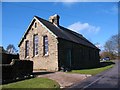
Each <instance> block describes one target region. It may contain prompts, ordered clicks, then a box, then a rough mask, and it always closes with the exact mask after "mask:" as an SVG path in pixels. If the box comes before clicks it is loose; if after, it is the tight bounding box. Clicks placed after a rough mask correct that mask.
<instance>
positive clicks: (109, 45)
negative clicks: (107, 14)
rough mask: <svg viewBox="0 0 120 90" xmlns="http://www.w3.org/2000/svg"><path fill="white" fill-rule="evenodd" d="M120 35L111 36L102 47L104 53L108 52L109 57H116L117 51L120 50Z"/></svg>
mask: <svg viewBox="0 0 120 90" xmlns="http://www.w3.org/2000/svg"><path fill="white" fill-rule="evenodd" d="M119 41H120V34H117V35H113V36H112V37H111V38H110V39H109V40H108V41H107V42H106V43H105V46H104V49H105V51H106V52H109V53H110V54H111V55H114V56H118V51H119V50H118V49H119V48H120V43H119Z"/></svg>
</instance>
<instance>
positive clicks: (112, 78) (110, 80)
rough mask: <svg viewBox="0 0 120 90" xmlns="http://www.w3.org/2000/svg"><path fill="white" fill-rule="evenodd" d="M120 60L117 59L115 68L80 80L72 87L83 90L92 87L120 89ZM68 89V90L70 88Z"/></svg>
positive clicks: (99, 89)
mask: <svg viewBox="0 0 120 90" xmlns="http://www.w3.org/2000/svg"><path fill="white" fill-rule="evenodd" d="M119 68H120V61H116V64H115V66H114V67H113V68H111V69H109V70H107V71H104V72H102V73H100V74H97V75H95V76H92V77H90V78H87V79H86V80H84V81H82V82H79V83H77V84H75V85H73V86H71V87H70V88H69V89H70V90H71V88H74V89H75V88H80V89H82V90H89V89H90V90H91V89H95V88H96V89H98V90H104V89H107V90H118V89H119V90H120V85H119V84H120V83H119V82H120V76H118V75H120V71H119ZM69 89H67V90H69Z"/></svg>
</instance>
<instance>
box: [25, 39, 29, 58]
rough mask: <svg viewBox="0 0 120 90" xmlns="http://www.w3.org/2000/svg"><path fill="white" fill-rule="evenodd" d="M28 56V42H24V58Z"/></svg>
mask: <svg viewBox="0 0 120 90" xmlns="http://www.w3.org/2000/svg"><path fill="white" fill-rule="evenodd" d="M27 56H29V41H26V45H25V57H27Z"/></svg>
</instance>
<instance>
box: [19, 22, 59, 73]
mask: <svg viewBox="0 0 120 90" xmlns="http://www.w3.org/2000/svg"><path fill="white" fill-rule="evenodd" d="M35 23H37V28H35ZM35 34H38V36H39V49H38V55H37V56H34V55H33V36H34V35H35ZM45 35H47V36H48V47H49V48H48V56H44V54H43V36H45ZM27 40H29V43H30V47H29V57H25V42H26V41H27ZM57 43H58V41H57V39H56V38H55V36H54V35H52V34H51V32H49V31H48V30H47V29H46V28H45V27H44V26H42V25H41V24H40V23H39V21H37V20H36V21H35V22H34V23H33V25H32V26H31V28H30V30H29V32H28V34H27V35H26V37H25V39H24V40H23V42H22V44H21V45H20V59H21V60H23V59H28V60H32V61H33V69H34V70H41V69H42V70H47V71H57V70H58V49H57V48H58V47H57Z"/></svg>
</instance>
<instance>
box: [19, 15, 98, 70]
mask: <svg viewBox="0 0 120 90" xmlns="http://www.w3.org/2000/svg"><path fill="white" fill-rule="evenodd" d="M79 35H80V34H77V33H75V32H73V31H69V30H67V29H66V30H65V28H63V27H61V26H60V25H59V16H58V15H54V16H51V17H50V18H49V21H46V20H44V19H41V18H39V17H37V16H35V17H34V18H33V20H32V21H31V23H30V25H29V27H28V29H27V31H26V32H25V34H24V36H23V38H22V39H21V41H20V43H19V48H20V59H21V60H25V59H28V60H32V61H33V63H34V64H33V69H34V70H47V71H58V70H60V68H61V67H65V68H73V69H74V68H82V67H87V66H94V65H97V64H98V63H99V49H97V48H96V47H95V46H94V45H93V44H91V43H90V42H89V41H87V40H86V39H85V38H84V37H83V36H82V35H81V36H79ZM81 41H82V42H81ZM84 44H85V45H84ZM87 63H88V65H87Z"/></svg>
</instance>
